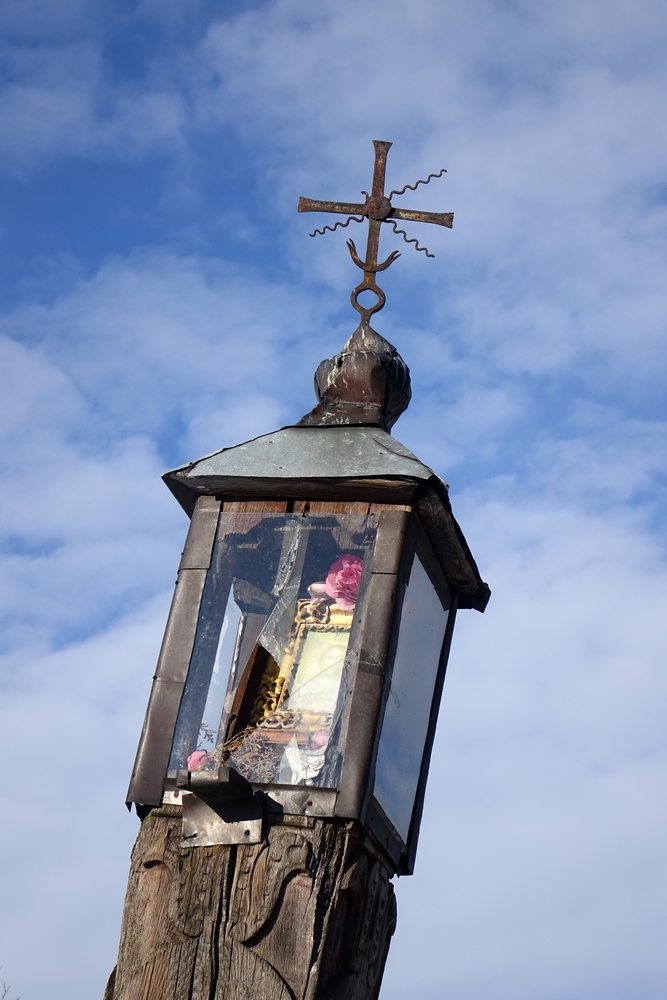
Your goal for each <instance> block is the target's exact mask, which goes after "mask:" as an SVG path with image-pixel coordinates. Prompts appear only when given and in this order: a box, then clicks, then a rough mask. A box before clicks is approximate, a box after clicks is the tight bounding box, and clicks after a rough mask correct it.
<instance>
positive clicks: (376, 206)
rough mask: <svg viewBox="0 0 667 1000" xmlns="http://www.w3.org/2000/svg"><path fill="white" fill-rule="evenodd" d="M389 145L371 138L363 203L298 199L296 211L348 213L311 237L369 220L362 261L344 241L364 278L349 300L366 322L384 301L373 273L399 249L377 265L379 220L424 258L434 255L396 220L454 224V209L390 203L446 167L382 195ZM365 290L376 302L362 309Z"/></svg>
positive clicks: (396, 255) (384, 266)
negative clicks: (369, 171) (370, 183)
mask: <svg viewBox="0 0 667 1000" xmlns="http://www.w3.org/2000/svg"><path fill="white" fill-rule="evenodd" d="M391 145H392V144H391V143H390V142H379V141H378V140H376V139H374V140H373V146H374V147H375V167H374V169H373V186H372V188H371V193H370V194H369V193H368V191H362V192H361V193H362V194H365V195H366V201H365V202H364V203H363V204H357V203H356V202H341V201H315V200H314V199H313V198H299V208H298V211H299V212H335V213H337V214H339V215H347V216H349V218H348V219H347V220H346V221H345V222H337V223H336V225H335V226H325V227H324V229H316V230H315V232H313V233H311V234H310V235H311V236H316V235H317V234H318V233H321V234H322V235H324V233H325V232H326V231H327V230H329V231H330V232H333V231H334V230H335V229H338V227H339V226H340V227H341V228H344V227H345V226H349V224H350V223H351V222H363V221H364V219H368V242H367V244H366V259H365V260H361V258H360V257H359V255H358V253H357V248H356V246H355V245H354V241H353V240H348V241H347V246H348V249H349V251H350V256H351V257H352V260H353V261H354V263H355V264H356V265H357V267H360V268H361V269H362V270H363V272H364V278H363V281H362V282H361V283H360V284H359V285H357V287H356V288H355V289H354V291H353V292H352V294H351V296H350V300H351V302H352V305H353V306H354V308H355V309H356V310H357V312H358V313H359V314H360V315H361V318H362V320H363V321H364V322H366V323H368V322H369V321H370V317H371V316H372V315H373V313H376V312H378V311H379V310H380V309H382V307H383V305H384V304H385V301H386V296H385V294H384V292H383V291H382V289H381V288H379V287H378V285H377V283H376V281H375V275H376V274H377V272H378V271H384V270H385V269H386V268H388V267H389V265H390V264H393V262H394V261H395V260H396V258H397V257H400V253H399V251H398V250H393V251H392V253H390V254H389V256H388V257H387V259H386V260H385V261H384V262H383V263H382V264H378V248H379V244H380V226H381V225H382V223H383V222H388V223H389V224H390V225H391V226H392V227H393V230H394V232H395V233H398V234H399V235H401V236H402V237H403V239H404V240H405V242H406V243H414V244H415V246H416V248H417V250H423V251H424V253H425V254H426V256H427V257H433V254H432V253H429V252H428V250H427V249H426V247H420V246H419V243H418V242H417V240H414V239H408V234H407V233H406V232H405V230H403V229H399V228H398V227H397V225H396V221H395V220H396V219H400V220H401V221H402V222H432V223H434V224H435V225H436V226H447V228H448V229H451V228H452V226H453V224H454V213H453V212H417V211H413V210H412V209H406V208H394V206H393V205H392V203H391V198H392V195H401V194H405V192H406V191H407V190H410V191H416V189H417V186H418V185H419V184H428V182H429V181H430V180H432V179H433V178H434V177H442V175H443V174H444V173H446V170H444V169H443V170H441V171H440V173H438V174H429V176H428V177H427V178H426V180H425V181H417V183H416V184H406V185H405V187H404V188H402V189H401V190H400V191H390V193H389V195H385V193H384V177H385V172H386V169H387V153H388V152H389V149H390V148H391ZM357 216H360V218H357ZM366 289H369V290H370V291H372V292H374V293H375V295H376V296H377V302H376V303H375V305H373V306H371V307H370V308H368V309H366V308H364V306H362V305H361V304H360V302H359V295H360V294H361V292H363V291H365V290H366Z"/></svg>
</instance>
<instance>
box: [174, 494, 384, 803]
mask: <svg viewBox="0 0 667 1000" xmlns="http://www.w3.org/2000/svg"><path fill="white" fill-rule="evenodd" d="M376 520H377V519H376V518H375V517H372V516H371V517H366V516H360V515H350V514H339V515H305V516H304V515H298V514H281V515H263V514H237V513H228V512H223V514H222V516H221V518H220V525H219V529H218V536H217V539H216V543H215V546H214V552H213V558H212V563H211V568H210V570H209V572H208V575H207V580H206V585H205V587H204V595H203V598H202V605H201V610H200V616H199V623H198V628H197V634H196V638H195V644H194V650H193V654H192V659H191V663H190V669H189V672H188V678H187V681H186V685H185V689H184V693H183V698H182V701H181V707H180V710H179V715H178V721H177V724H176V731H175V735H174V741H173V747H172V755H171V761H170V765H169V770H170V772H172V773H173V772H174V771H176V770H181V769H185V768H187V769H188V770H191V771H194V770H201V769H211V768H217V767H219V766H220V765H221V764H229V765H230V766H232V767H234V768H235V769H236V770H238V771H239V772H240V773H241V774H243V775H244V776H245V777H246V778H247V779H248V780H250V781H253V782H257V783H263V782H273V781H276V782H280V783H282V784H309V785H313V784H314V785H320V786H322V787H336V783H337V777H338V773H339V771H340V763H341V754H342V746H343V736H344V734H343V731H342V730H343V708H344V698H343V692H344V691H345V658H346V652H347V648H348V643H349V640H350V633H351V630H352V627H353V620H354V608H355V605H356V602H357V599H358V596H359V593H360V588H362V587H363V586H364V585H365V577H364V574H363V567H364V562H365V560H366V558H367V555H368V553H369V551H370V548H371V546H372V544H373V541H374V538H375V525H376Z"/></svg>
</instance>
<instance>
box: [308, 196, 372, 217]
mask: <svg viewBox="0 0 667 1000" xmlns="http://www.w3.org/2000/svg"><path fill="white" fill-rule="evenodd" d="M297 211H299V212H337V213H338V214H339V215H363V213H364V205H357V204H355V203H354V202H347V201H315V200H314V198H299V207H298V209H297Z"/></svg>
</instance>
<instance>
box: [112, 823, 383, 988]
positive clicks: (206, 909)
mask: <svg viewBox="0 0 667 1000" xmlns="http://www.w3.org/2000/svg"><path fill="white" fill-rule="evenodd" d="M293 823H294V824H296V825H292V824H293ZM180 842H181V816H180V809H179V808H178V807H176V806H165V807H163V808H161V809H155V810H153V811H152V812H151V813H149V815H148V816H147V818H146V819H145V820H144V822H143V824H142V826H141V829H140V831H139V835H138V837H137V842H136V844H135V847H134V850H133V852H132V863H131V871H130V879H129V882H128V889H127V896H126V900H125V912H124V916H123V927H122V931H121V942H120V949H119V955H118V965H117V967H116V969H115V970H114V973H113V974H112V976H111V978H110V980H109V983H108V984H107V989H106V991H105V997H104V1000H246V998H247V1000H374V998H376V997H377V994H378V991H379V986H380V980H381V978H382V971H383V968H384V963H385V959H386V955H387V950H388V947H389V940H390V937H391V934H392V933H393V930H394V926H395V920H396V907H395V902H394V892H393V887H392V885H391V883H390V881H389V873H388V872H387V870H386V869H385V868H384V866H383V865H382V863H381V861H379V860H378V858H377V857H376V856H374V855H371V854H369V853H368V851H367V850H366V849H365V848H364V845H363V844H362V840H361V833H360V831H359V828H358V827H357V826H356V825H355V824H354V823H349V822H342V821H335V820H316V819H311V818H308V819H306V818H295V819H294V820H289V818H288V819H287V820H286V821H284V822H280V821H279V822H277V823H274V824H272V825H270V826H269V827H268V828H267V830H266V837H265V839H264V841H263V842H262V843H260V844H253V845H250V844H244V845H239V846H238V847H229V846H223V845H220V846H217V847H194V848H186V849H182V848H181V846H180Z"/></svg>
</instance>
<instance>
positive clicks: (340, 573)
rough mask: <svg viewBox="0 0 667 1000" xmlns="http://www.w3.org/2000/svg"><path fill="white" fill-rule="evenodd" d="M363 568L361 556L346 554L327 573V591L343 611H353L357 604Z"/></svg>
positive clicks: (325, 585)
mask: <svg viewBox="0 0 667 1000" xmlns="http://www.w3.org/2000/svg"><path fill="white" fill-rule="evenodd" d="M362 566H363V563H362V561H361V559H360V558H359V556H353V555H350V554H349V553H347V552H346V553H345V554H344V555H342V556H341V557H340V559H337V560H336V562H335V563H334V564H333V566H332V567H331V569H330V570H329V572H328V573H327V579H326V583H325V584H324V587H325V590H326V592H327V594H328V595H329V597H333V599H334V601H335V602H336V604H337V605H338V607H339V608H341V610H342V611H351V610H352V608H353V607H354V606H355V604H356V603H357V595H358V593H359V581H360V580H361V568H362Z"/></svg>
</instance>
